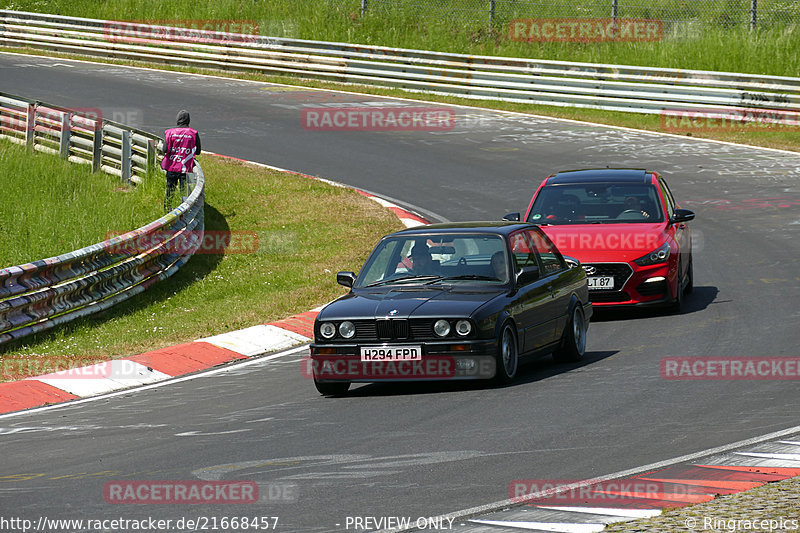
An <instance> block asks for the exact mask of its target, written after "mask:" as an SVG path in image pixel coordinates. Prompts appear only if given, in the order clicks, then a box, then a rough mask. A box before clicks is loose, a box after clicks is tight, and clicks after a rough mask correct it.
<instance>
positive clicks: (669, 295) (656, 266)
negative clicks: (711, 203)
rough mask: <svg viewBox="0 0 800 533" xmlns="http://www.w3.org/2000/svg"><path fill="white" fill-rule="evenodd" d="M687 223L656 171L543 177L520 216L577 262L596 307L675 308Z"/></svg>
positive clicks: (682, 284)
mask: <svg viewBox="0 0 800 533" xmlns="http://www.w3.org/2000/svg"><path fill="white" fill-rule="evenodd" d="M504 218H506V219H508V220H519V219H520V215H519V213H510V214H508V215H506V216H505V217H504ZM692 219H694V213H693V212H692V211H689V210H688V209H680V208H679V207H678V205H677V204H676V202H675V199H674V197H673V196H672V192H670V190H669V186H668V185H667V182H666V181H665V180H664V178H662V177H661V176H660V175H659V174H658V173H656V172H647V171H646V170H634V169H608V168H606V169H597V170H574V171H569V172H559V173H558V174H553V175H551V176H548V177H547V178H545V180H544V181H543V182H542V184H541V185H539V188H538V189H537V190H536V193H534V195H533V198H532V199H531V203H530V205H529V206H528V211H527V212H526V213H525V221H527V222H532V223H534V224H538V225H539V226H541V228H542V229H543V230H544V232H545V233H546V234H547V236H548V237H550V239H551V240H552V241H553V242H554V243H555V244H556V247H557V248H558V249H559V250H560V251H561V252H562V253H563V254H564V255H565V256H571V257H574V258H576V259H577V260H579V261H580V262H581V264H582V266H583V268H584V270H586V274H587V276H588V283H589V300H590V301H591V302H592V303H593V304H594V305H595V306H598V307H605V306H649V305H666V306H669V307H671V308H672V309H673V310H675V311H678V310H680V307H681V302H682V300H683V295H684V293H689V292H691V290H692V287H693V274H692V236H691V232H690V229H689V227H688V226H687V225H686V222H688V221H690V220H692Z"/></svg>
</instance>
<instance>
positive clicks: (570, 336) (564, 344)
mask: <svg viewBox="0 0 800 533" xmlns="http://www.w3.org/2000/svg"><path fill="white" fill-rule="evenodd" d="M588 332H589V325H588V324H587V323H586V315H585V314H584V313H583V306H582V305H581V303H580V302H577V303H576V304H575V307H573V308H572V313H571V314H570V318H569V322H567V327H566V328H564V333H563V334H562V335H561V344H560V345H559V346H558V348H557V349H556V351H554V352H553V359H554V360H555V361H556V362H558V363H574V362H577V361H580V360H581V359H583V355H584V354H585V353H586V336H587V334H588Z"/></svg>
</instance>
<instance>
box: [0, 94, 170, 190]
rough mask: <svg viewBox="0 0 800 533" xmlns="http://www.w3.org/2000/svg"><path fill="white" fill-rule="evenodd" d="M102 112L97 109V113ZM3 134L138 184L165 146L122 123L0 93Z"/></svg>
mask: <svg viewBox="0 0 800 533" xmlns="http://www.w3.org/2000/svg"><path fill="white" fill-rule="evenodd" d="M98 111H99V110H98ZM0 135H2V136H4V137H6V138H8V139H10V140H11V141H13V142H16V143H20V144H25V145H27V146H28V147H29V148H31V149H33V150H37V151H41V152H48V153H52V154H57V155H59V156H60V157H61V158H62V159H68V160H69V161H72V162H73V163H88V164H91V165H92V170H93V171H95V172H96V171H98V170H101V171H103V172H105V173H107V174H114V175H116V176H120V177H121V178H122V179H123V180H124V181H126V182H128V181H131V180H133V181H137V177H142V176H144V175H145V174H147V171H148V169H149V168H151V167H152V166H153V165H155V162H156V154H157V152H158V150H159V149H160V148H161V144H160V143H163V141H162V140H161V139H160V138H159V137H158V136H157V135H153V134H150V133H146V132H143V131H139V130H136V129H133V128H130V127H128V126H126V125H124V124H120V123H118V122H113V121H110V120H103V119H102V117H101V116H99V113H97V115H96V116H91V115H90V114H89V115H87V114H86V113H85V112H80V111H76V110H74V109H69V108H66V107H58V106H53V105H49V104H44V103H42V102H39V101H36V100H31V99H28V98H24V97H21V96H15V95H11V94H7V93H2V92H0Z"/></svg>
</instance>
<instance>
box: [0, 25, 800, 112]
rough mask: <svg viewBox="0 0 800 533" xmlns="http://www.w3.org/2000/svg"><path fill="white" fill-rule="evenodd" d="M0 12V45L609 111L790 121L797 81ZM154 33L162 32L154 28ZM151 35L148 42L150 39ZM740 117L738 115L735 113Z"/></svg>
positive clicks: (799, 100) (799, 102)
mask: <svg viewBox="0 0 800 533" xmlns="http://www.w3.org/2000/svg"><path fill="white" fill-rule="evenodd" d="M158 28H160V27H159V26H152V25H147V24H140V23H125V22H113V21H104V20H96V19H85V18H77V17H65V16H59V15H47V14H38V13H26V12H18V11H8V10H0V45H2V46H23V47H33V48H38V49H46V50H54V51H59V52H69V53H76V54H83V55H97V56H103V57H110V58H120V59H134V60H142V61H148V62H164V63H168V64H176V65H185V66H190V67H200V68H211V69H227V70H234V71H241V72H261V73H266V74H284V75H285V74H289V75H294V76H300V77H306V78H318V79H325V80H330V81H337V82H344V83H361V84H372V85H382V86H391V87H397V88H401V89H405V90H409V91H417V92H430V93H438V94H449V95H457V96H461V97H466V98H476V99H495V100H503V101H509V102H524V103H532V104H544V105H555V106H572V107H586V108H595V109H605V110H611V111H628V112H638V113H662V112H665V111H671V110H676V109H678V110H686V111H698V112H709V113H712V114H717V115H719V116H732V117H734V118H738V119H741V118H742V117H741V114H742V111H743V110H744V111H747V110H752V109H758V110H767V111H774V112H776V113H777V114H778V116H780V117H783V118H785V119H786V120H797V118H798V116H800V78H794V77H786V76H763V75H758V74H737V73H728V72H714V71H699V70H681V69H667V68H655V67H636V66H627V65H604V64H593V63H570V62H565V61H550V60H535V59H522V58H505V57H492V56H469V55H464V54H451V53H441V52H430V51H424V50H408V49H401V48H387V47H381V46H363V45H354V44H347V43H333V42H323V41H308V40H301V39H287V38H272V37H259V36H253V35H239V34H227V35H228V37H227V38H225V39H224V40H221V39H220V37H219V36H218V35H215V34H213V33H212V34H209V36H208V38H207V39H206V38H203V37H202V35H201V36H200V37H198V36H197V33H196V32H195V35H194V36H191V35H183V36H182V35H181V34H180V33H178V32H169V33H170V34H171V36H170V37H169V38H164V35H165V33H164V32H163V31H159V30H158ZM161 28H163V27H161ZM156 37H157V38H156ZM745 119H746V117H745Z"/></svg>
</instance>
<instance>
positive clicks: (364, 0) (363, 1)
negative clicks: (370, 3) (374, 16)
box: [361, 0, 367, 17]
mask: <svg viewBox="0 0 800 533" xmlns="http://www.w3.org/2000/svg"><path fill="white" fill-rule="evenodd" d="M366 12H367V0H361V16H362V17H363V16H364V14H365V13H366Z"/></svg>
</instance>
